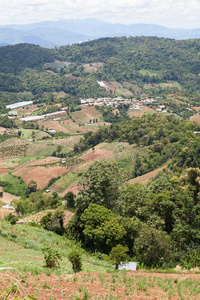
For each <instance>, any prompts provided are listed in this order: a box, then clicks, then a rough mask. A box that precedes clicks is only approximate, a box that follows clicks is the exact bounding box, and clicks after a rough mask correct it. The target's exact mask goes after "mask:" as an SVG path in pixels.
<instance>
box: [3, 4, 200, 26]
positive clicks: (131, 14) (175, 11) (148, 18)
mask: <svg viewBox="0 0 200 300" xmlns="http://www.w3.org/2000/svg"><path fill="white" fill-rule="evenodd" d="M79 18H81V19H85V18H98V19H99V20H103V21H108V22H111V23H117V22H119V23H124V24H133V23H149V24H159V25H164V26H168V27H176V28H197V27H200V0H0V25H6V24H26V23H34V22H39V21H44V20H59V19H79Z"/></svg>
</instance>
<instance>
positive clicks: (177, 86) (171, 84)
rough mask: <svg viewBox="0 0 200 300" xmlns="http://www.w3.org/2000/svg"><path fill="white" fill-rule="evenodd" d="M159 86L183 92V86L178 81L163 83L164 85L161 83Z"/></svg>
mask: <svg viewBox="0 0 200 300" xmlns="http://www.w3.org/2000/svg"><path fill="white" fill-rule="evenodd" d="M159 86H160V87H161V88H166V87H170V88H173V87H175V88H178V89H179V90H181V89H182V88H181V85H180V84H179V83H178V82H177V81H168V82H163V83H160V84H159Z"/></svg>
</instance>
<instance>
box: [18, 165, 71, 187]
mask: <svg viewBox="0 0 200 300" xmlns="http://www.w3.org/2000/svg"><path fill="white" fill-rule="evenodd" d="M65 172H66V168H65V167H62V166H53V167H42V166H39V167H25V168H20V169H19V170H17V171H15V172H14V173H13V174H14V175H16V176H20V177H22V179H23V180H24V181H25V183H26V184H28V183H29V182H30V180H34V181H35V182H36V183H37V187H38V188H39V189H43V188H45V187H46V186H47V184H48V183H49V180H50V179H52V178H53V177H58V176H59V175H62V174H63V173H65Z"/></svg>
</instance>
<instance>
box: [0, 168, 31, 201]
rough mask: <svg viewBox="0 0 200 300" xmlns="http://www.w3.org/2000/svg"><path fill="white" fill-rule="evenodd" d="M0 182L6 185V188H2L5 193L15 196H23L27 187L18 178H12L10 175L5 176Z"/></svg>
mask: <svg viewBox="0 0 200 300" xmlns="http://www.w3.org/2000/svg"><path fill="white" fill-rule="evenodd" d="M1 180H2V181H4V182H6V183H7V184H8V185H7V186H6V187H4V191H5V192H8V193H11V194H13V195H16V196H22V195H25V193H26V188H27V185H26V184H25V182H24V181H23V180H22V179H21V178H20V177H18V176H13V175H12V174H11V173H8V174H5V175H4V176H3V177H2V178H1Z"/></svg>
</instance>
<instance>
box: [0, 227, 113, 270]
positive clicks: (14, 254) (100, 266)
mask: <svg viewBox="0 0 200 300" xmlns="http://www.w3.org/2000/svg"><path fill="white" fill-rule="evenodd" d="M57 245H59V246H57ZM44 246H50V247H52V248H53V249H55V250H58V251H59V253H60V254H61V256H62V263H61V264H60V267H59V268H57V269H54V270H49V269H48V268H46V267H45V261H44V254H43V253H42V249H43V247H44ZM77 248H79V249H80V251H81V252H82V254H83V271H85V272H88V271H90V272H106V270H108V269H109V268H110V267H111V266H110V264H109V263H106V262H103V261H99V260H98V259H96V258H94V257H91V256H89V255H88V254H87V253H86V252H85V251H84V250H83V249H81V248H80V247H79V246H78V245H77V244H75V243H74V242H73V241H71V240H68V239H67V238H66V237H62V236H59V235H57V234H55V233H53V232H50V231H46V230H44V229H41V228H37V227H31V226H29V225H26V224H25V225H24V224H19V225H13V226H12V225H10V224H9V223H7V222H5V221H4V222H3V221H0V249H1V252H0V262H3V263H4V265H6V264H9V266H11V267H12V266H13V267H14V268H16V269H17V270H19V271H20V272H31V273H32V274H33V275H36V274H41V273H48V274H49V272H50V273H52V272H55V273H57V274H69V273H72V267H71V263H70V262H69V260H68V259H67V255H68V253H69V252H70V251H71V250H72V249H77Z"/></svg>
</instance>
